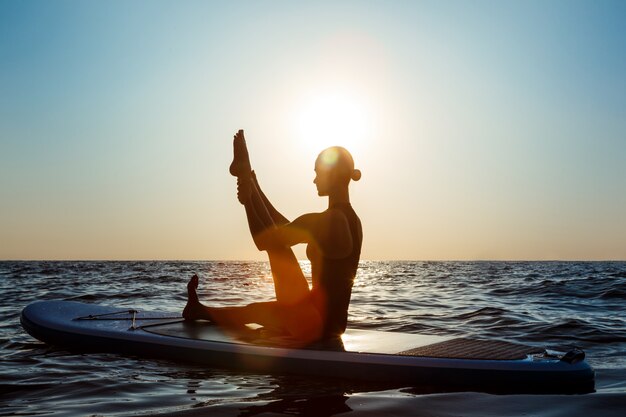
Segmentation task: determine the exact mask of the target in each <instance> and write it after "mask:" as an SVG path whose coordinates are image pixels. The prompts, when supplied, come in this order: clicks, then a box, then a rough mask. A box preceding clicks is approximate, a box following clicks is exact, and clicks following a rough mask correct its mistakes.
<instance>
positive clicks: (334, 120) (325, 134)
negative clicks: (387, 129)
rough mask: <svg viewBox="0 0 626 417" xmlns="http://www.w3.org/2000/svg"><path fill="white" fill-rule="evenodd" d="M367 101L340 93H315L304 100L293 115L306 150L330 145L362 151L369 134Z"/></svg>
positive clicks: (370, 124)
mask: <svg viewBox="0 0 626 417" xmlns="http://www.w3.org/2000/svg"><path fill="white" fill-rule="evenodd" d="M368 113H369V112H368V111H367V106H366V103H365V101H364V100H363V99H359V98H357V96H356V95H350V94H347V93H343V92H332V93H325V94H318V95H315V96H312V97H309V98H308V99H306V100H303V102H302V105H301V106H300V107H299V108H298V109H297V113H296V115H295V122H296V131H297V135H298V140H299V141H301V143H302V145H303V146H305V147H306V149H307V150H310V151H312V152H319V151H320V150H322V149H324V148H327V147H329V146H335V145H338V146H343V147H345V148H346V149H348V150H349V151H351V152H355V151H357V152H358V151H359V150H362V149H363V148H364V147H365V145H366V144H367V142H368V139H369V137H370V135H371V134H372V121H371V117H369V116H370V115H369V114H368Z"/></svg>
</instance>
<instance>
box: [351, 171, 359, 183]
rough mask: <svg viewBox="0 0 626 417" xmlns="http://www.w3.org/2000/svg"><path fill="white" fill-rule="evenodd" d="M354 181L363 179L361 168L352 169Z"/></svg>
mask: <svg viewBox="0 0 626 417" xmlns="http://www.w3.org/2000/svg"><path fill="white" fill-rule="evenodd" d="M351 178H352V181H358V180H360V179H361V170H358V169H355V170H353V171H352V176H351Z"/></svg>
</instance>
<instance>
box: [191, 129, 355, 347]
mask: <svg viewBox="0 0 626 417" xmlns="http://www.w3.org/2000/svg"><path fill="white" fill-rule="evenodd" d="M233 148H234V158H233V163H232V164H231V166H230V173H231V174H232V175H234V176H236V177H237V198H238V199H239V201H240V202H241V203H242V204H243V206H244V208H245V210H246V216H247V218H248V225H249V227H250V232H251V234H252V239H253V240H254V243H255V244H256V246H257V248H258V249H259V250H263V251H266V252H267V255H268V257H269V262H270V267H271V271H272V276H273V279H274V288H275V292H276V301H267V302H258V303H252V304H249V305H246V306H239V307H210V306H206V305H203V304H201V303H200V301H199V300H198V295H197V293H196V289H197V287H198V277H197V276H196V275H194V276H193V277H192V278H191V280H190V281H189V283H188V284H187V291H188V301H187V305H186V306H185V309H184V311H183V317H184V318H185V319H186V320H197V319H205V320H210V321H212V322H214V323H216V324H218V325H220V326H223V327H226V328H235V329H239V328H243V327H244V326H245V325H246V324H249V323H257V324H260V325H262V326H265V327H266V328H270V329H276V330H279V331H281V332H283V333H287V334H288V335H290V336H291V337H292V338H293V339H295V340H297V341H298V342H300V343H302V344H303V345H306V344H310V343H312V342H315V341H318V340H322V339H329V338H336V337H338V336H340V335H341V334H342V333H343V332H344V331H345V329H346V324H347V319H348V305H349V303H350V295H351V292H352V284H353V282H354V278H355V276H356V271H357V268H358V263H359V257H360V254H361V242H362V240H363V234H362V229H361V221H360V219H359V217H358V216H357V215H356V213H355V212H354V210H353V209H352V206H351V205H350V195H349V191H348V185H349V183H350V180H353V181H358V180H359V179H360V177H361V172H360V171H359V170H357V169H354V162H353V159H352V156H351V155H350V153H349V152H348V151H347V150H346V149H344V148H341V147H331V148H328V149H325V150H324V151H322V153H320V154H319V156H318V157H317V160H316V161H315V174H316V175H315V180H314V181H313V182H314V183H315V185H316V186H317V193H318V195H319V196H326V197H328V209H327V210H326V211H324V212H321V213H309V214H304V215H302V216H300V217H298V218H297V219H295V220H294V221H292V222H289V220H287V219H286V218H285V217H284V216H283V215H282V214H280V213H279V212H278V210H276V209H275V208H274V206H273V205H272V204H271V203H270V202H269V200H268V199H267V197H266V196H265V194H264V193H263V192H262V191H261V187H260V186H259V183H258V181H257V179H256V175H255V174H254V172H253V171H252V170H251V168H250V161H249V158H248V150H247V148H246V142H245V138H244V134H243V130H239V131H238V132H237V134H235V136H234V141H233ZM298 243H306V244H307V249H306V254H307V257H308V258H309V260H310V261H311V275H312V284H313V285H312V288H311V289H309V285H308V283H307V280H306V278H305V277H304V274H303V273H302V270H301V268H300V265H299V263H298V261H297V259H296V257H295V255H294V253H293V251H292V250H291V247H292V246H294V245H296V244H298Z"/></svg>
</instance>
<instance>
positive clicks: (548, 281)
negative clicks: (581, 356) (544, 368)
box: [0, 261, 626, 417]
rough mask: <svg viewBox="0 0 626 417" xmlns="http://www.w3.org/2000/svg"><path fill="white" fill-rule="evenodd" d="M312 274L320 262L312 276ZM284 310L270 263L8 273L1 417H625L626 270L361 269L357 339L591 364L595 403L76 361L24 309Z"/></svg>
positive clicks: (122, 360) (124, 361)
mask: <svg viewBox="0 0 626 417" xmlns="http://www.w3.org/2000/svg"><path fill="white" fill-rule="evenodd" d="M302 266H303V268H304V270H305V272H306V273H308V272H310V268H309V265H308V263H307V262H302ZM193 273H198V274H199V275H200V277H201V284H200V289H199V294H200V297H201V299H202V300H203V301H204V302H207V303H212V304H214V305H237V304H243V303H248V302H252V301H259V300H269V299H271V298H272V297H273V286H272V278H271V275H270V271H269V266H268V264H267V263H264V262H214V261H212V262H0V290H1V294H2V297H1V298H0V350H1V354H0V415H1V416H16V415H44V416H46V415H54V416H94V415H98V416H116V415H122V416H126V415H139V416H142V415H183V416H185V415H189V416H191V415H211V416H221V415H226V416H230V415H235V416H285V415H289V416H293V415H304V416H333V415H351V416H390V415H393V416H517V415H526V416H545V417H553V416H624V415H626V262H376V261H365V262H362V263H361V266H360V270H359V273H358V276H357V281H356V283H355V287H354V291H353V297H352V303H351V306H350V319H349V320H350V322H349V326H350V327H354V328H361V329H377V330H389V331H402V332H411V333H426V334H438V335H471V336H476V337H481V338H499V339H505V340H510V341H514V342H521V343H525V344H530V345H541V346H548V347H550V348H553V349H556V350H563V349H566V348H567V347H569V346H572V345H576V346H579V347H581V348H583V349H584V350H585V352H586V353H587V358H588V361H589V362H590V363H591V365H592V366H593V367H594V368H595V370H596V392H595V393H592V394H585V395H498V394H494V393H484V392H427V391H423V390H420V389H416V388H414V387H406V386H390V385H381V384H373V383H364V382H350V381H341V380H332V379H323V378H312V377H304V376H294V375H266V374H255V373H242V372H235V371H229V370H226V369H218V368H207V367H203V366H198V365H193V364H184V363H176V362H172V361H165V360H155V359H145V358H140V357H134V356H123V355H117V354H109V353H89V354H84V353H76V352H70V351H67V350H64V349H61V348H58V347H52V346H48V345H46V344H44V343H42V342H39V341H37V340H35V339H33V338H32V337H30V336H29V335H28V334H27V333H26V332H24V331H23V330H22V328H21V326H20V324H19V314H20V311H21V309H22V308H23V307H24V306H26V305H27V304H29V303H31V302H33V301H36V300H44V299H45V300H49V299H64V300H77V301H83V302H89V303H100V304H109V305H117V306H121V307H129V308H131V307H132V308H136V309H160V310H166V311H171V312H179V311H180V310H181V309H182V307H183V306H184V303H185V285H186V282H187V280H188V279H189V277H190V276H191V275H192V274H193Z"/></svg>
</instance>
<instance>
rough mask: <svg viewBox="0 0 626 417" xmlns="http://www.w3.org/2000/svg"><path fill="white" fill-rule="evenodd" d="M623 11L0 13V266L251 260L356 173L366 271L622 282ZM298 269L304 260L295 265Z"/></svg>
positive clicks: (314, 6)
mask: <svg viewBox="0 0 626 417" xmlns="http://www.w3.org/2000/svg"><path fill="white" fill-rule="evenodd" d="M625 21H626V2H623V1H601V0H599V1H575V0H568V1H550V0H548V1H519V2H513V1H510V2H509V1H507V2H500V1H338V2H336V1H333V2H325V1H315V2H306V3H305V2H291V1H259V2H257V1H223V2H220V1H198V2H196V1H182V2H174V1H132V2H127V1H118V0H113V1H106V2H85V1H61V0H59V1H51V2H47V1H0V259H7V260H8V259H71V260H79V259H89V260H100V259H104V260H109V259H110V260H116V259H122V260H125V259H128V260H134V259H169V260H205V259H206V260H263V259H265V256H264V254H263V253H261V252H258V251H257V250H256V249H255V247H254V245H253V243H252V240H251V238H250V235H249V232H248V228H247V224H246V220H245V214H244V210H243V208H242V206H241V205H240V204H239V203H238V202H237V199H236V180H235V179H234V178H233V177H231V176H230V175H229V173H228V166H229V164H230V162H231V159H232V136H233V134H234V133H235V132H236V131H237V130H238V129H244V130H245V132H246V137H247V142H248V148H249V151H250V158H251V161H252V165H253V168H254V169H255V172H256V173H257V177H258V178H259V182H260V183H261V186H262V187H263V189H264V191H265V193H266V194H267V195H268V197H269V198H270V200H271V201H272V202H273V203H274V205H275V206H276V207H277V208H278V209H279V210H280V211H281V212H282V213H283V214H284V215H285V216H287V217H288V218H290V219H293V218H295V217H297V216H299V215H301V214H303V213H307V212H319V211H323V210H325V209H326V205H327V201H326V200H325V199H324V198H320V197H318V196H317V193H316V189H315V186H314V184H313V177H314V172H313V168H314V162H315V158H316V156H317V154H318V153H319V152H320V151H321V150H322V149H324V148H325V147H327V146H331V145H342V146H345V147H346V148H348V149H349V150H350V151H351V152H352V154H353V156H354V159H355V163H356V167H357V168H359V169H360V170H361V171H362V173H363V176H362V179H361V180H360V181H359V182H355V183H352V184H351V201H352V205H353V206H354V208H355V210H356V211H357V213H358V214H359V216H360V217H361V220H362V223H363V228H364V242H363V252H362V259H370V260H625V259H626V163H625V162H626V26H625V25H624V22H625ZM296 254H297V255H298V257H300V258H303V257H304V248H300V247H298V248H296Z"/></svg>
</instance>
